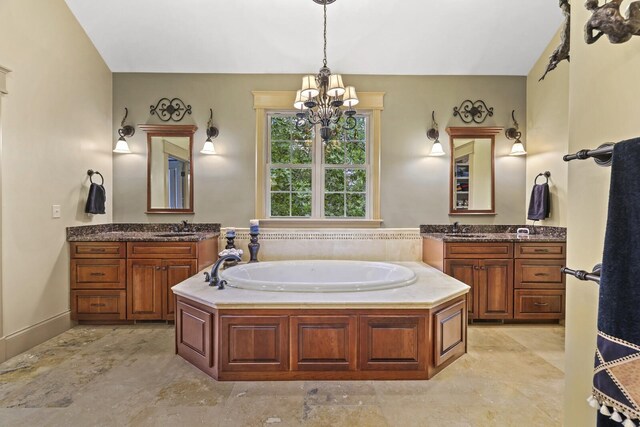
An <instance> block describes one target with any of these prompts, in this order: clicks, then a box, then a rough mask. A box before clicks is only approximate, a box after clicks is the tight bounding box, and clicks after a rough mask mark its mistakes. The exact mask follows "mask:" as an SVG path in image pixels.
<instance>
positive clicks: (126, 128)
mask: <svg viewBox="0 0 640 427" xmlns="http://www.w3.org/2000/svg"><path fill="white" fill-rule="evenodd" d="M128 115H129V110H128V109H127V108H126V107H125V109H124V117H123V118H122V122H121V123H120V129H118V135H120V138H118V142H116V148H114V149H113V152H114V153H122V154H130V153H131V150H129V144H127V140H126V139H125V138H128V137H130V136H133V135H134V134H135V133H136V128H134V127H133V126H131V125H125V124H124V122H125V120H127V116H128Z"/></svg>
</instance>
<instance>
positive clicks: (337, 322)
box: [173, 263, 468, 381]
mask: <svg viewBox="0 0 640 427" xmlns="http://www.w3.org/2000/svg"><path fill="white" fill-rule="evenodd" d="M402 264H403V265H408V266H412V267H411V268H413V269H414V270H415V271H416V272H417V273H418V281H417V282H416V283H415V284H413V285H409V286H406V287H403V288H397V289H390V290H381V291H370V292H339V293H338V292H332V293H307V292H261V291H247V290H239V289H234V288H232V287H229V286H227V287H226V288H225V289H224V290H217V289H215V288H211V287H209V286H207V284H206V283H205V282H203V281H202V279H201V278H200V277H197V276H196V277H193V278H191V279H189V280H187V281H185V282H182V283H181V284H179V285H177V286H175V287H174V288H173V290H174V292H175V293H176V295H177V296H176V299H177V303H176V351H177V353H178V354H179V355H180V356H182V357H183V358H184V359H186V360H187V361H189V362H190V363H192V364H193V365H195V366H196V367H198V368H199V369H201V370H202V371H204V372H205V373H207V374H208V375H210V376H211V377H213V378H215V379H216V380H220V381H242V380H252V381H255V380H391V379H414V380H415V379H429V378H431V377H432V376H433V375H435V374H437V373H438V372H440V371H441V370H442V369H444V368H445V367H446V366H448V365H449V364H451V363H452V362H453V361H455V360H456V359H457V358H459V357H460V356H462V355H463V354H464V353H465V352H466V346H467V340H466V336H467V308H466V295H465V294H466V292H468V287H467V286H465V285H464V284H462V283H460V282H458V281H456V280H452V279H451V278H449V277H447V276H446V275H444V274H442V273H440V272H438V271H436V270H435V269H433V268H431V267H429V266H426V265H424V264H421V263H402ZM430 281H431V283H430Z"/></svg>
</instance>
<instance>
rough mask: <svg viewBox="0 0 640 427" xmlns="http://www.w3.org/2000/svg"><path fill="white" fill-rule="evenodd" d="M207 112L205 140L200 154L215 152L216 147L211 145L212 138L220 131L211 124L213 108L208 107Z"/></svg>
mask: <svg viewBox="0 0 640 427" xmlns="http://www.w3.org/2000/svg"><path fill="white" fill-rule="evenodd" d="M209 112H210V115H209V121H208V122H207V140H206V141H205V142H204V146H203V147H202V150H201V151H200V152H201V153H202V154H217V153H216V149H215V147H214V146H213V141H212V139H215V138H216V137H217V136H218V134H219V133H220V132H219V131H218V128H217V127H215V126H213V110H212V109H211V108H209Z"/></svg>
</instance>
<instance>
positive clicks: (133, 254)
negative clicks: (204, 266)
mask: <svg viewBox="0 0 640 427" xmlns="http://www.w3.org/2000/svg"><path fill="white" fill-rule="evenodd" d="M196 245H197V244H196V243H193V242H128V243H127V257H129V258H156V259H157V258H172V259H176V258H196V257H197V253H198V252H197V250H196Z"/></svg>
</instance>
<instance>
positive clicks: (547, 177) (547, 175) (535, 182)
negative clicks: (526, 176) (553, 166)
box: [533, 171, 551, 185]
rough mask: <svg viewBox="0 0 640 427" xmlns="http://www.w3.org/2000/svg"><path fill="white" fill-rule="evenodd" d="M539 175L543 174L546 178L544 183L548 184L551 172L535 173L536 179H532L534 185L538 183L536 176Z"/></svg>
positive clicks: (538, 176)
mask: <svg viewBox="0 0 640 427" xmlns="http://www.w3.org/2000/svg"><path fill="white" fill-rule="evenodd" d="M541 176H544V177H545V178H546V179H547V182H546V183H545V184H548V183H549V177H550V176H551V172H549V171H546V172H545V173H539V174H538V175H536V179H535V180H534V181H533V183H534V184H535V185H538V178H540V177H541Z"/></svg>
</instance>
